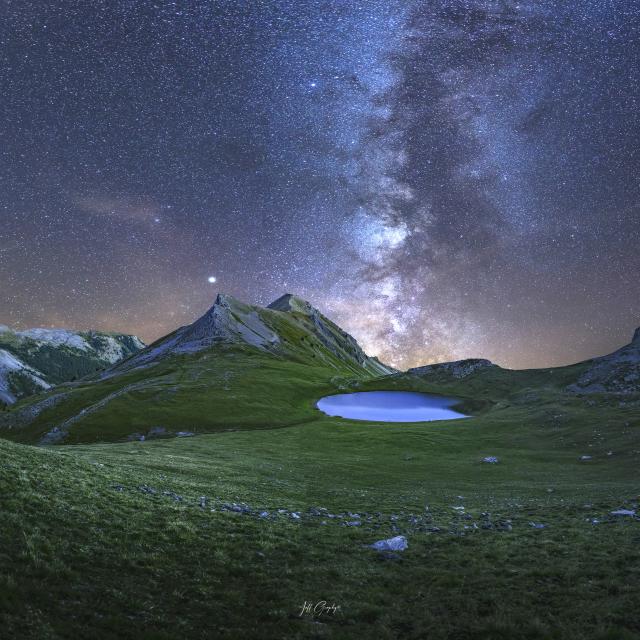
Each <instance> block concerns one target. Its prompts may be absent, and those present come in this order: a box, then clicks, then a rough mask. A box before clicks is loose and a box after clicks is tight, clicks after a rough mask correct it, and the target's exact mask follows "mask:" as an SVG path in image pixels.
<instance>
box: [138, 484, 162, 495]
mask: <svg viewBox="0 0 640 640" xmlns="http://www.w3.org/2000/svg"><path fill="white" fill-rule="evenodd" d="M138 489H139V490H140V491H142V493H148V494H150V495H155V494H156V493H158V491H157V490H156V489H154V488H153V487H150V486H148V485H146V484H143V485H141V486H139V487H138Z"/></svg>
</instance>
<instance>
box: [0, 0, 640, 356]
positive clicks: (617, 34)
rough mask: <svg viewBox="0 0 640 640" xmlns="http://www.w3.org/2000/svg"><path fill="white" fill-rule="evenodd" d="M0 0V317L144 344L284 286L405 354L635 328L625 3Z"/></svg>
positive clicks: (377, 343) (566, 349) (621, 337)
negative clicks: (130, 337)
mask: <svg viewBox="0 0 640 640" xmlns="http://www.w3.org/2000/svg"><path fill="white" fill-rule="evenodd" d="M0 15H1V17H2V20H1V21H0V55H1V56H2V64H1V66H0V83H1V86H2V96H3V100H2V101H1V102H0V112H1V118H0V179H1V183H0V218H1V222H2V224H1V226H0V296H1V298H0V299H1V300H2V305H1V307H0V322H4V323H6V324H8V325H12V326H15V327H22V328H24V327H30V326H51V325H54V326H68V327H76V328H97V329H112V330H119V331H127V332H133V333H137V334H139V335H141V336H142V337H143V338H145V339H147V340H151V339H153V338H156V337H159V336H160V335H162V334H164V333H167V332H168V331H170V330H172V329H173V328H175V327H176V326H178V325H180V324H184V323H187V322H191V321H192V320H193V319H194V318H195V317H197V316H198V315H199V314H200V313H202V312H203V311H204V310H206V308H208V306H210V304H211V302H212V300H213V298H214V296H215V293H216V292H217V291H218V290H223V291H225V292H227V293H230V294H232V295H235V296H237V297H239V298H241V299H243V300H246V301H248V302H255V303H259V304H266V303H268V302H270V301H271V300H273V299H275V298H276V297H278V296H279V295H280V294H281V293H283V292H286V291H290V292H295V293H298V294H299V295H301V296H303V297H306V298H307V299H309V300H310V301H311V302H312V303H314V304H315V305H316V306H318V307H320V308H321V309H323V310H324V311H325V312H326V313H327V314H328V315H329V316H331V317H332V318H333V319H334V320H336V321H337V322H339V323H340V324H341V325H342V326H343V327H344V328H345V329H347V330H349V331H350V332H352V333H353V334H354V335H355V336H356V337H357V338H358V339H359V340H360V341H361V343H362V344H363V346H364V347H365V348H366V350H367V351H368V352H369V353H372V354H377V355H379V356H380V357H381V358H382V359H383V360H385V361H387V362H389V363H391V364H394V365H396V366H399V367H406V366H412V365H416V364H423V363H427V362H432V361H438V360H447V359H453V358H462V357H487V358H490V359H492V360H494V361H496V362H498V363H500V364H503V365H505V366H511V367H527V366H544V365H558V364H564V363H568V362H572V361H577V360H580V359H583V358H587V357H591V356H593V355H597V354H600V353H605V352H607V351H610V350H612V349H613V348H615V347H617V346H619V345H620V344H622V343H624V342H626V341H628V339H629V338H630V336H631V334H632V332H633V329H634V328H635V326H637V325H639V324H640V260H639V258H638V246H639V244H640V182H639V175H640V171H639V170H640V165H639V162H638V153H639V152H638V148H639V147H640V69H639V62H638V61H639V60H640V9H639V8H638V5H637V3H636V2H635V1H625V0H621V1H619V2H616V1H605V0H600V1H598V2H595V1H594V2H570V3H569V2H547V1H544V0H541V1H538V2H512V1H509V0H503V1H500V2H498V1H488V0H477V1H472V0H430V1H429V2H426V1H425V2H421V3H415V2H408V1H404V2H395V1H393V0H385V1H377V0H370V1H366V2H365V1H362V2H356V1H354V2H338V1H337V0H326V1H315V2H314V1H308V0H298V1H291V0H280V1H277V0H272V1H270V2H259V1H252V2H238V1H233V2H231V1H220V2H198V3H194V2H164V1H162V0H157V1H155V2H144V1H140V2H124V1H122V0H109V1H108V2H106V1H97V0H96V1H94V2H91V3H84V2H76V1H73V2H72V1H69V2H62V1H58V2H50V3H42V2H24V1H21V2H5V3H4V4H3V7H2V9H0ZM210 278H211V279H212V278H215V282H210Z"/></svg>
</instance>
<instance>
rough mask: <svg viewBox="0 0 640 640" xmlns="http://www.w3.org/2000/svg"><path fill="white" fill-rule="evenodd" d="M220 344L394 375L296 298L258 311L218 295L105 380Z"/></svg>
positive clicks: (281, 298) (323, 317)
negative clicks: (187, 321) (197, 314)
mask: <svg viewBox="0 0 640 640" xmlns="http://www.w3.org/2000/svg"><path fill="white" fill-rule="evenodd" d="M219 344H241V345H246V346H249V347H253V348H256V349H259V350H261V351H266V352H270V353H273V354H274V355H281V356H285V357H294V358H302V359H303V360H309V359H318V360H322V361H324V362H326V364H327V365H329V366H333V367H334V368H338V367H340V368H342V367H344V365H345V364H347V365H349V366H351V367H352V368H353V369H354V373H360V372H362V370H364V371H365V372H367V373H369V374H373V375H386V374H388V373H392V372H393V371H394V369H392V368H391V367H388V366H386V365H384V364H382V363H381V362H380V361H379V360H377V358H371V357H369V356H367V355H366V353H365V352H364V351H363V350H362V348H361V347H360V345H359V344H358V343H357V342H356V340H355V339H354V338H353V337H352V336H350V335H349V334H348V333H347V332H346V331H344V330H342V329H341V328H340V327H339V326H338V325H336V324H335V323H334V322H332V321H331V320H329V319H328V318H327V317H326V316H324V315H323V314H322V313H320V311H318V310H317V309H316V308H315V307H313V306H312V305H311V304H310V303H308V302H307V301H306V300H302V299H301V298H298V297H297V296H294V295H292V294H285V295H283V296H282V297H280V298H278V299H277V300H276V301H274V302H272V303H271V304H270V305H269V306H268V307H259V306H254V305H248V304H245V303H244V302H241V301H240V300H237V299H236V298H234V297H232V296H229V295H225V294H219V295H218V296H217V298H216V300H215V302H214V304H213V306H212V307H211V308H210V309H209V310H208V311H207V312H206V313H205V314H204V315H203V316H202V317H200V318H198V319H197V320H196V321H195V322H193V323H192V324H190V325H186V326H184V327H180V328H179V329H177V330H176V331H174V332H173V333H171V334H169V335H168V336H165V337H164V338H161V339H160V340H157V341H156V342H154V343H153V344H152V345H150V346H149V347H148V348H147V349H144V350H143V351H141V352H140V353H138V354H137V355H135V356H134V357H132V358H129V359H128V360H126V361H125V362H123V363H122V364H120V365H118V366H116V367H113V368H112V369H111V370H110V371H108V372H106V373H105V376H112V375H117V374H118V373H120V372H122V371H129V370H131V369H135V368H137V367H140V366H143V365H150V364H153V363H154V362H158V361H159V360H162V359H164V358H167V357H169V356H175V355H183V354H189V353H197V352H199V351H203V350H205V349H210V348H211V347H213V346H215V345H219Z"/></svg>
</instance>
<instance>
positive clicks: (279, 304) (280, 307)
mask: <svg viewBox="0 0 640 640" xmlns="http://www.w3.org/2000/svg"><path fill="white" fill-rule="evenodd" d="M267 309H273V310H274V311H284V312H287V311H289V312H290V311H298V312H300V313H306V314H311V313H313V312H314V311H316V308H315V307H314V306H313V305H312V304H311V303H309V302H307V301H306V300H303V299H302V298H300V297H298V296H296V295H294V294H292V293H285V294H284V295H283V296H280V297H279V298H278V299H277V300H274V301H273V302H272V303H271V304H270V305H269V306H268V307H267Z"/></svg>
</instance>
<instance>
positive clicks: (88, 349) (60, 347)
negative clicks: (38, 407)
mask: <svg viewBox="0 0 640 640" xmlns="http://www.w3.org/2000/svg"><path fill="white" fill-rule="evenodd" d="M142 348H144V343H142V342H141V341H140V340H139V339H138V338H137V337H136V336H130V335H124V334H115V333H103V332H99V331H87V332H79V331H68V330H66V329H29V330H26V331H12V330H11V329H9V328H8V327H6V326H0V402H3V403H5V404H12V403H13V402H15V401H16V400H19V399H20V398H23V397H25V396H27V395H30V394H33V393H37V392H39V391H43V390H46V389H49V388H50V387H51V386H52V385H55V384H59V383H61V382H67V381H69V380H74V379H77V378H81V377H83V376H85V375H88V374H90V373H94V372H95V371H97V370H99V369H104V368H106V367H109V366H111V365H113V364H115V363H116V362H118V361H119V360H121V359H123V358H126V357H128V356H130V355H132V354H134V353H136V352H137V351H139V350H140V349H142Z"/></svg>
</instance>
